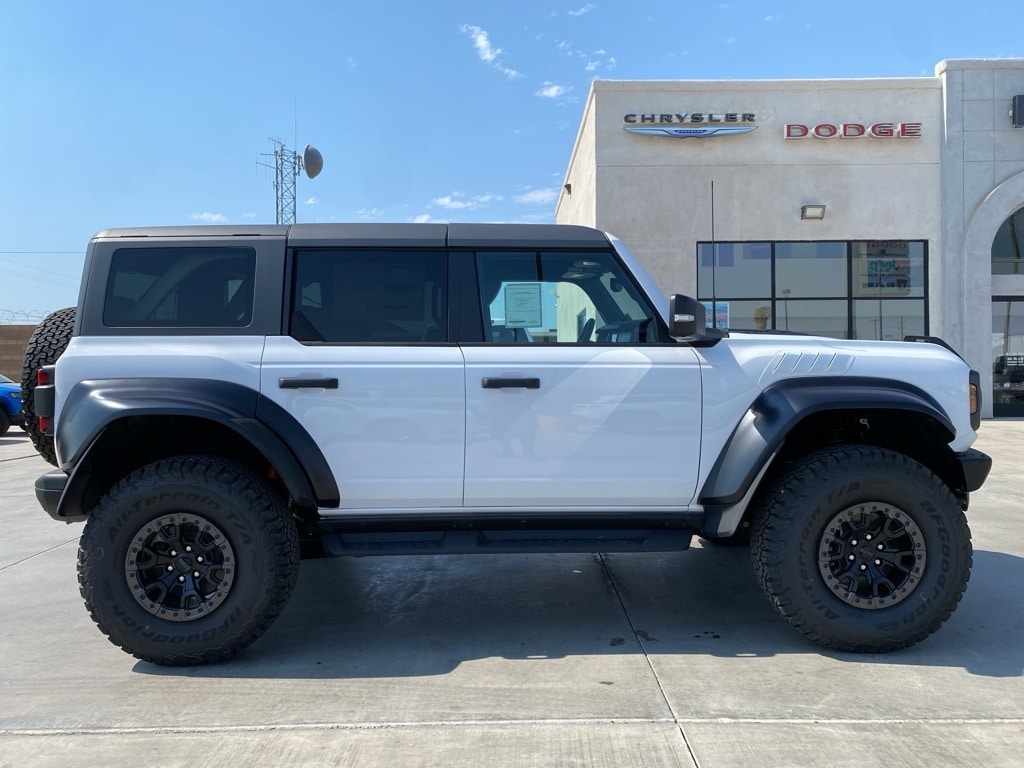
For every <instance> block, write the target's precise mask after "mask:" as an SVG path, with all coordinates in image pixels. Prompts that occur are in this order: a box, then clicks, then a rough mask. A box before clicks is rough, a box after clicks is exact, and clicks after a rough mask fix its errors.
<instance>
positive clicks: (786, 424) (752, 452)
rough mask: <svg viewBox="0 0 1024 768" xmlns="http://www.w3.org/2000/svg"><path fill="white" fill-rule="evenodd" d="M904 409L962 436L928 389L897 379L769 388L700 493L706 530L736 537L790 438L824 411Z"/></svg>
mask: <svg viewBox="0 0 1024 768" xmlns="http://www.w3.org/2000/svg"><path fill="white" fill-rule="evenodd" d="M863 410H900V411H912V412H914V413H919V414H922V415H925V416H928V417H930V418H931V419H933V420H934V421H935V422H936V423H937V424H939V425H940V426H941V427H942V428H943V431H944V432H945V435H944V437H945V438H946V441H947V442H948V441H950V440H952V439H953V438H954V437H955V436H956V427H954V425H953V422H952V420H951V419H950V418H949V415H948V414H947V413H946V412H945V410H944V409H943V408H942V406H941V405H939V403H938V402H937V401H936V400H935V398H933V397H932V396H931V395H929V394H928V393H927V392H925V391H924V390H922V389H920V388H919V387H916V386H914V385H912V384H907V383H905V382H901V381H894V380H892V379H882V378H873V377H867V376H824V377H813V378H811V377H807V378H798V379H786V380H784V381H779V382H776V383H774V384H772V385H770V386H769V387H768V388H766V389H765V390H764V391H763V392H761V394H760V395H759V396H758V397H757V399H756V400H755V401H754V402H753V404H751V406H750V408H749V409H748V410H747V411H746V413H744V414H743V417H742V418H741V419H740V421H739V423H738V424H737V425H736V428H735V429H734V430H733V432H732V434H731V435H730V437H729V439H728V440H727V441H726V443H725V447H724V448H723V449H722V452H721V453H720V454H719V456H718V458H717V460H716V461H715V464H714V466H712V468H711V471H710V472H709V473H708V477H707V480H706V481H705V482H704V485H703V487H702V489H701V492H700V494H699V497H698V498H699V501H700V503H701V504H702V505H703V506H704V508H705V528H704V529H705V532H706V533H707V534H708V535H711V536H730V535H732V534H733V533H735V531H736V528H737V526H738V525H739V523H740V521H741V519H742V516H743V512H744V511H745V510H746V507H747V504H748V503H749V501H750V499H751V498H752V496H753V493H754V491H755V490H756V486H757V483H758V482H759V481H760V478H761V477H762V476H763V475H764V473H765V470H766V469H767V468H768V465H769V464H770V462H771V461H772V459H773V458H774V457H775V456H776V454H778V452H779V450H780V449H781V447H782V444H783V443H784V442H785V440H786V436H787V435H788V434H789V433H790V431H791V430H792V429H793V428H794V427H795V426H796V425H797V424H798V423H799V422H800V421H802V420H803V419H805V418H806V417H807V416H810V415H811V414H814V413H819V412H822V411H863Z"/></svg>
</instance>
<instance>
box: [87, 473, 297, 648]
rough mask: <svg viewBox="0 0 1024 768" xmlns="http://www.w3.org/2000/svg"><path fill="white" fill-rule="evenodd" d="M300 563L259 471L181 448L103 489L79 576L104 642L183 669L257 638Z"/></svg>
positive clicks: (291, 530) (288, 524)
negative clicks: (181, 451) (179, 452)
mask: <svg viewBox="0 0 1024 768" xmlns="http://www.w3.org/2000/svg"><path fill="white" fill-rule="evenodd" d="M298 564H299V541H298V533H297V531H296V528H295V525H294V523H293V521H292V520H291V517H290V515H289V514H288V511H287V509H286V508H285V506H284V504H283V503H282V501H281V499H280V498H279V497H278V496H277V494H275V493H274V491H273V490H271V488H270V487H269V486H268V485H267V484H266V483H265V482H264V481H263V480H262V479H261V478H260V477H258V476H257V475H255V474H254V473H252V472H251V471H250V470H248V469H246V468H245V467H243V466H242V465H240V464H236V463H235V462H231V461H226V460H224V459H220V458H214V457H203V456H184V457H176V458H171V459H163V460H161V461H157V462H154V463H152V464H149V465H147V466H144V467H142V468H141V469H138V470H136V471H135V472H133V473H131V474H129V475H128V476H127V477H126V478H124V479H123V480H121V482H119V483H118V484H117V485H115V486H114V487H113V488H112V489H111V490H110V492H109V493H107V494H106V496H104V497H103V499H102V500H101V501H100V503H99V504H98V505H97V507H96V509H95V510H94V511H93V513H92V515H91V516H90V517H89V520H88V522H87V523H86V527H85V532H84V534H83V535H82V541H81V545H80V548H79V551H78V581H79V586H80V588H81V592H82V597H83V598H84V599H85V604H86V607H87V608H88V609H89V612H90V614H91V615H92V617H93V620H94V621H95V622H96V624H97V625H98V626H99V628H100V629H101V630H102V631H103V633H104V634H106V635H107V637H109V638H110V641H111V642H112V643H114V644H115V645H118V646H120V647H121V648H123V649H124V650H125V651H127V652H128V653H130V654H132V655H133V656H136V657H137V658H140V659H143V660H145V661H151V662H153V663H156V664H166V665H174V666H186V665H194V664H206V663H209V662H215V661H222V660H224V659H227V658H229V657H231V656H233V655H235V654H236V653H238V652H239V651H241V650H242V649H243V648H245V647H246V646H248V645H249V644H250V643H252V642H253V641H254V640H256V639H257V638H258V637H259V636H260V635H262V634H263V633H264V632H265V631H266V630H267V629H268V628H269V627H270V625H271V624H273V622H274V620H275V619H276V618H277V617H278V615H279V614H280V613H281V611H282V610H283V609H284V606H285V604H286V603H287V601H288V597H289V596H290V595H291V592H292V588H293V587H294V585H295V579H296V575H297V573H298Z"/></svg>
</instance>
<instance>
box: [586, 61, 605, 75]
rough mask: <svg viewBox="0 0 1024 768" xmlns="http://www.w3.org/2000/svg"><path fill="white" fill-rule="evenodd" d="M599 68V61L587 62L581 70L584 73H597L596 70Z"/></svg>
mask: <svg viewBox="0 0 1024 768" xmlns="http://www.w3.org/2000/svg"><path fill="white" fill-rule="evenodd" d="M599 66H601V62H600V61H588V62H587V66H585V67H584V68H583V69H584V71H586V72H595V71H597V68H598V67H599Z"/></svg>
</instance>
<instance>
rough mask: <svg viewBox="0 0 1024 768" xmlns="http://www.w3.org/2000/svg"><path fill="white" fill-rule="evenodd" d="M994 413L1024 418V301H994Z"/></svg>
mask: <svg viewBox="0 0 1024 768" xmlns="http://www.w3.org/2000/svg"><path fill="white" fill-rule="evenodd" d="M992 410H993V415H995V416H1024V299H1018V300H1012V299H1008V300H996V301H993V302H992Z"/></svg>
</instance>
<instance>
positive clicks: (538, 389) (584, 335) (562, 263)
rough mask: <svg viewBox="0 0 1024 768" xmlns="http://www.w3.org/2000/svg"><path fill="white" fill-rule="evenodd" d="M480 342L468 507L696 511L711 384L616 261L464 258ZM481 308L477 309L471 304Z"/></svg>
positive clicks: (584, 255)
mask: <svg viewBox="0 0 1024 768" xmlns="http://www.w3.org/2000/svg"><path fill="white" fill-rule="evenodd" d="M465 255H466V256H467V257H469V258H472V260H473V264H472V268H469V269H467V272H468V273H470V274H475V278H474V279H473V280H472V283H473V291H474V294H475V295H474V296H473V299H472V301H473V302H475V306H476V307H477V308H478V311H479V316H480V317H481V319H482V322H481V325H482V329H481V330H482V340H481V341H479V342H477V343H466V344H464V345H463V353H464V355H465V359H466V384H465V386H466V409H467V416H466V419H467V424H466V432H467V438H466V443H467V448H466V484H465V504H466V506H467V507H469V508H487V507H513V508H536V509H538V510H558V509H568V508H574V507H575V508H580V509H583V510H600V509H601V508H608V509H665V508H682V507H685V506H686V505H687V504H689V503H690V502H691V501H692V499H693V496H694V494H695V491H696V482H697V471H698V462H699V455H700V450H699V448H700V428H701V423H700V419H701V408H700V403H701V377H700V368H699V362H698V359H697V356H696V354H695V353H694V351H693V350H692V349H691V348H690V347H688V346H685V345H682V344H677V343H673V342H671V341H670V340H669V339H668V338H667V337H666V336H664V330H663V329H662V328H660V327H659V325H660V324H659V321H658V319H657V318H656V317H655V313H654V311H653V308H652V307H650V306H649V303H648V302H647V299H646V297H645V296H644V295H643V294H642V292H641V291H640V290H639V289H638V287H637V286H636V285H635V284H634V283H633V281H632V279H631V277H630V276H629V275H628V273H626V272H625V270H624V269H623V268H622V267H621V265H620V264H619V263H618V260H617V258H616V256H615V254H614V253H613V252H611V251H600V252H598V251H594V252H589V251H578V252H573V251H564V250H550V251H544V250H525V249H523V250H506V251H479V252H477V253H475V254H472V255H470V254H465ZM470 303H472V302H467V305H468V304H470Z"/></svg>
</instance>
